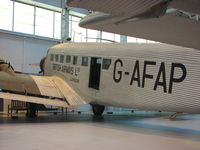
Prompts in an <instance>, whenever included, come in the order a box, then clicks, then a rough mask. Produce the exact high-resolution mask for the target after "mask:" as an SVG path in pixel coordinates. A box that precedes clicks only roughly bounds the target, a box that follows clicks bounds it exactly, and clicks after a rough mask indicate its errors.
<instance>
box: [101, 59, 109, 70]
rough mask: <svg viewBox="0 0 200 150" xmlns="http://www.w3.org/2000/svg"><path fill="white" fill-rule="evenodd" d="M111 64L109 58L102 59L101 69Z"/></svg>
mask: <svg viewBox="0 0 200 150" xmlns="http://www.w3.org/2000/svg"><path fill="white" fill-rule="evenodd" d="M110 64H111V59H103V66H102V69H106V70H107V69H108V68H109V67H110Z"/></svg>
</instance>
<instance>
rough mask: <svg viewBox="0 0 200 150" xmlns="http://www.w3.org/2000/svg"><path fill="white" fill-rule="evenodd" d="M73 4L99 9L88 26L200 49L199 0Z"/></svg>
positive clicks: (85, 24)
mask: <svg viewBox="0 0 200 150" xmlns="http://www.w3.org/2000/svg"><path fill="white" fill-rule="evenodd" d="M67 5H68V6H70V7H78V8H84V9H87V10H92V11H97V12H93V13H91V14H90V15H88V16H86V17H85V18H83V19H82V20H81V21H80V23H79V25H80V26H81V27H84V28H89V29H95V30H100V31H106V32H112V33H116V34H121V35H126V36H132V37H137V38H143V39H147V40H153V41H158V42H161V43H167V44H173V45H179V46H183V47H189V48H195V49H200V42H199V39H200V36H199V35H200V21H199V14H200V9H199V6H200V1H199V0H114V1H113V0H101V1H99V0H81V1H80V0H68V2H67Z"/></svg>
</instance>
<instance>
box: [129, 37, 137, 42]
mask: <svg viewBox="0 0 200 150" xmlns="http://www.w3.org/2000/svg"><path fill="white" fill-rule="evenodd" d="M127 43H137V39H136V38H135V37H130V36H127Z"/></svg>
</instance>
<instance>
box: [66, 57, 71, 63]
mask: <svg viewBox="0 0 200 150" xmlns="http://www.w3.org/2000/svg"><path fill="white" fill-rule="evenodd" d="M70 62H71V56H69V55H67V56H66V63H70Z"/></svg>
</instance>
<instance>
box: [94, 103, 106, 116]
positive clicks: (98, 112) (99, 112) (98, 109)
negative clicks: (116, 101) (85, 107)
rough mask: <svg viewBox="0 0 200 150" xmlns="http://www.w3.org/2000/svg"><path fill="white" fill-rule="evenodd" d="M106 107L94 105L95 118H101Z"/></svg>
mask: <svg viewBox="0 0 200 150" xmlns="http://www.w3.org/2000/svg"><path fill="white" fill-rule="evenodd" d="M104 109H105V106H103V105H96V104H95V105H94V104H93V105H92V110H93V113H94V115H95V116H101V115H102V114H103V112H104Z"/></svg>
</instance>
